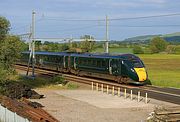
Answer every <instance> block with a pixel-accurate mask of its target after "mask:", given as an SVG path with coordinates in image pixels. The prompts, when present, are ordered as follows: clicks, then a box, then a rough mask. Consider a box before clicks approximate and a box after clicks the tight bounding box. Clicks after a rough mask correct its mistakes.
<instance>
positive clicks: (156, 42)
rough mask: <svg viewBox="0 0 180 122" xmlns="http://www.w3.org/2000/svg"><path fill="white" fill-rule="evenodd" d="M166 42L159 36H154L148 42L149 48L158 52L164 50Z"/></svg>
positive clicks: (153, 51)
mask: <svg viewBox="0 0 180 122" xmlns="http://www.w3.org/2000/svg"><path fill="white" fill-rule="evenodd" d="M166 47H167V42H166V41H165V40H164V39H162V38H161V37H154V38H153V39H152V40H151V42H150V49H151V51H152V53H159V52H162V51H165V49H166Z"/></svg>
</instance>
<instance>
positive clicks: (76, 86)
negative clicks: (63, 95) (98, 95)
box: [67, 83, 79, 89]
mask: <svg viewBox="0 0 180 122" xmlns="http://www.w3.org/2000/svg"><path fill="white" fill-rule="evenodd" d="M78 87H79V86H78V85H77V84H73V83H69V84H67V88H68V89H77V88H78Z"/></svg>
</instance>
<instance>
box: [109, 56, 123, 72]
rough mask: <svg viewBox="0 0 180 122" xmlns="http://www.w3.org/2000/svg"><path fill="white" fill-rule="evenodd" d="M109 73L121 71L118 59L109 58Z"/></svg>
mask: <svg viewBox="0 0 180 122" xmlns="http://www.w3.org/2000/svg"><path fill="white" fill-rule="evenodd" d="M109 70H110V74H114V75H119V74H120V73H121V65H120V62H119V59H110V67H109Z"/></svg>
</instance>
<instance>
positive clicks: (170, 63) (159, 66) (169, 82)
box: [138, 54, 180, 88]
mask: <svg viewBox="0 0 180 122" xmlns="http://www.w3.org/2000/svg"><path fill="white" fill-rule="evenodd" d="M138 56H139V57H140V58H141V59H142V60H143V62H144V63H145V65H146V69H147V71H148V75H149V79H150V80H151V83H152V84H153V85H156V86H163V87H176V88H180V55H172V54H171V55H169V54H151V55H148V54H146V55H138Z"/></svg>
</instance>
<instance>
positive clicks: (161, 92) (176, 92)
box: [15, 65, 180, 105]
mask: <svg viewBox="0 0 180 122" xmlns="http://www.w3.org/2000/svg"><path fill="white" fill-rule="evenodd" d="M15 68H16V69H20V70H26V69H27V67H26V66H22V65H21V66H20V65H16V66H15ZM31 70H32V69H31V68H30V71H31ZM35 73H37V74H41V75H44V76H46V77H52V76H54V75H61V76H63V77H64V78H65V80H67V81H74V82H80V83H84V84H88V85H92V82H93V83H94V86H95V85H96V83H98V85H99V87H100V85H101V84H103V87H104V88H106V86H107V85H108V86H109V88H110V89H112V86H114V90H117V89H118V88H121V90H122V91H123V90H124V89H126V90H127V93H129V94H130V90H132V91H133V94H135V95H137V94H138V91H140V92H141V95H142V96H144V97H145V94H146V93H147V94H148V97H149V98H152V99H157V100H161V101H165V102H170V103H174V104H177V105H180V89H174V88H160V87H154V86H134V85H126V84H123V85H122V84H118V83H115V82H112V81H111V82H109V81H108V80H102V79H93V78H87V77H79V76H75V75H72V74H64V73H63V74H62V73H59V72H57V71H52V70H51V71H49V70H46V69H39V68H36V70H35Z"/></svg>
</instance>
